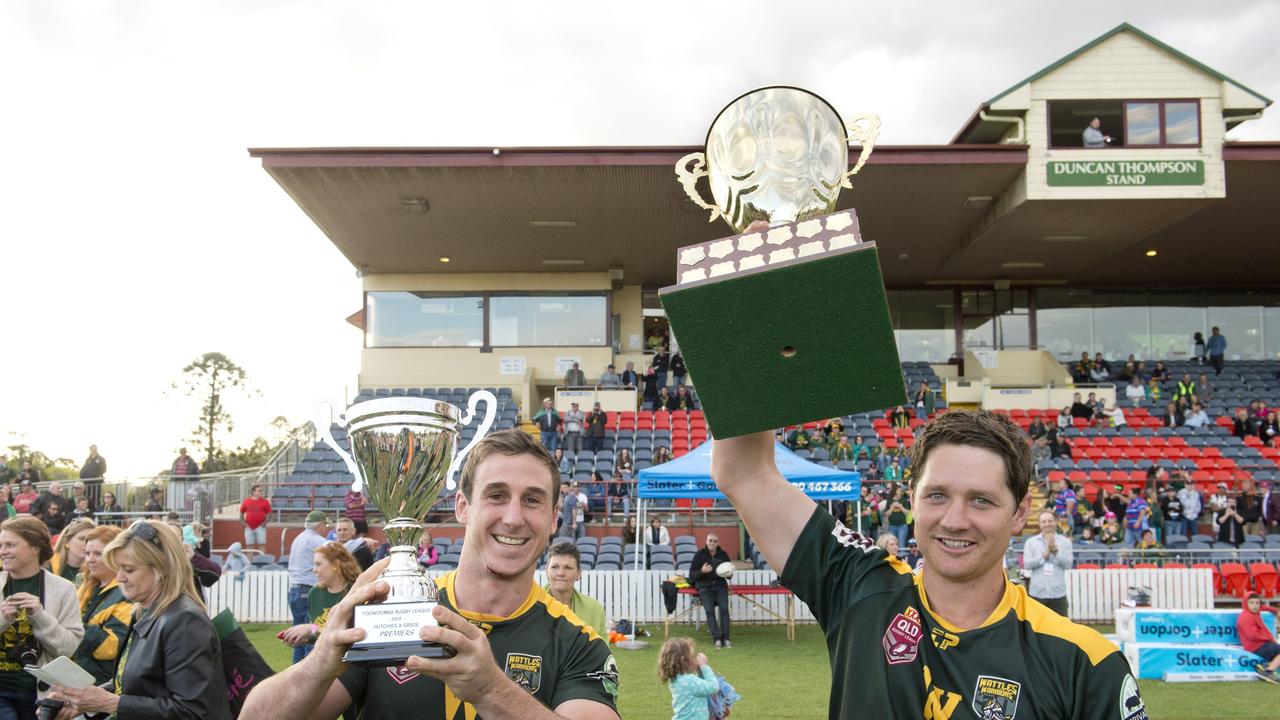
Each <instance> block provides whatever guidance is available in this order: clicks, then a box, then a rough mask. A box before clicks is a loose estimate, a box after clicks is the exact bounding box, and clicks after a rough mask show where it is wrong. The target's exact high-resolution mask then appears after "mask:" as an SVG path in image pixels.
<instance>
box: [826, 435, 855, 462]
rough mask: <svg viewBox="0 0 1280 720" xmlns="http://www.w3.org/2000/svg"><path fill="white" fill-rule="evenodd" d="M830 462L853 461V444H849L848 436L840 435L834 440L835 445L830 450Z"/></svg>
mask: <svg viewBox="0 0 1280 720" xmlns="http://www.w3.org/2000/svg"><path fill="white" fill-rule="evenodd" d="M829 459H830V460H831V462H853V446H852V445H850V444H849V437H848V436H847V435H841V436H840V439H839V440H838V441H836V447H835V449H834V450H832V451H831V457H830V458H829Z"/></svg>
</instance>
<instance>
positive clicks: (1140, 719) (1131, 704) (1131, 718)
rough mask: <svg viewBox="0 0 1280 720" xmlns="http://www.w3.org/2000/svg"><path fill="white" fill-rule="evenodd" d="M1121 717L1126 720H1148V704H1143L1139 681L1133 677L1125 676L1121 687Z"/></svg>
mask: <svg viewBox="0 0 1280 720" xmlns="http://www.w3.org/2000/svg"><path fill="white" fill-rule="evenodd" d="M1120 717H1122V718H1124V720H1148V717H1147V704H1146V703H1144V702H1142V696H1141V695H1139V694H1138V681H1137V680H1134V679H1133V676H1132V675H1125V676H1124V682H1123V683H1121V685H1120Z"/></svg>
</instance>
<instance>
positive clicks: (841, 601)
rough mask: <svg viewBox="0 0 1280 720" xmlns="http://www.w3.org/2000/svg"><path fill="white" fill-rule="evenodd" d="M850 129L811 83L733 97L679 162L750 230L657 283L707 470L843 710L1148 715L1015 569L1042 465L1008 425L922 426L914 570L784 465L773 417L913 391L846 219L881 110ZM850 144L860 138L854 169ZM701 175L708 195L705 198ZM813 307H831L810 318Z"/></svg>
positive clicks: (687, 178)
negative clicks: (698, 404)
mask: <svg viewBox="0 0 1280 720" xmlns="http://www.w3.org/2000/svg"><path fill="white" fill-rule="evenodd" d="M845 128H846V126H845V125H844V123H843V122H842V121H841V120H840V117H839V115H838V114H836V112H835V110H834V108H832V107H831V106H830V105H829V104H827V103H826V101H824V100H822V98H819V97H818V96H816V95H813V94H812V93H809V92H807V91H804V90H800V89H798V88H791V87H769V88H763V89H760V90H756V91H754V92H751V93H747V94H746V95H743V96H741V97H739V98H738V99H737V100H735V101H733V103H731V104H730V105H729V106H728V107H726V108H725V109H724V110H723V111H722V112H721V113H720V115H719V117H717V118H716V121H715V122H714V123H713V124H712V126H711V130H710V132H709V133H708V136H707V146H706V152H705V154H704V153H694V154H691V155H688V156H686V157H685V158H683V159H682V160H681V161H680V163H679V164H678V166H677V168H676V174H677V176H678V177H679V178H680V181H681V183H682V184H683V185H684V187H685V189H686V191H687V192H688V193H689V195H690V197H691V198H692V199H693V200H694V202H695V203H697V204H698V205H699V206H701V207H703V208H705V209H707V210H710V211H711V219H712V220H714V219H715V218H716V217H723V218H724V219H725V220H726V221H728V222H729V224H730V225H731V226H733V227H734V229H735V230H736V231H737V232H738V233H741V234H739V235H737V236H733V237H729V238H725V239H723V240H716V241H712V242H708V243H702V244H699V245H693V246H689V247H685V248H681V250H680V251H679V256H678V258H677V282H678V284H677V285H675V286H673V287H668V288H663V289H662V291H661V293H660V297H661V298H662V302H663V306H664V307H665V309H666V311H667V317H668V319H669V321H670V323H671V329H672V331H673V333H674V334H675V336H676V337H677V338H678V339H679V342H680V347H681V349H682V351H683V352H684V356H685V361H686V363H687V364H688V367H689V372H690V375H691V376H692V377H693V378H694V379H695V381H696V382H697V387H698V393H699V395H700V397H701V399H702V403H703V408H704V409H705V411H706V414H707V420H708V423H709V425H710V430H711V431H712V434H713V435H714V437H715V438H716V439H715V441H714V445H713V449H712V461H711V476H712V478H713V479H714V480H715V482H716V485H717V486H718V487H719V489H720V490H721V491H722V492H723V493H724V494H725V495H726V496H727V497H728V498H729V500H730V502H732V503H733V506H734V508H735V509H737V511H738V513H739V515H740V516H741V517H742V520H743V522H744V523H745V525H746V527H747V529H748V531H749V532H750V533H751V536H752V538H753V539H754V541H755V542H756V544H757V546H758V547H759V548H760V549H761V550H762V551H763V553H764V555H765V558H766V559H767V560H768V562H769V564H770V565H771V566H773V567H775V568H779V569H780V570H781V575H780V579H781V582H782V584H783V585H784V586H786V587H788V588H790V589H791V590H792V591H793V592H794V593H795V594H796V596H797V597H799V598H800V599H801V600H803V601H804V602H805V603H806V604H807V605H808V606H809V608H810V609H811V610H812V611H813V614H814V616H815V617H816V618H817V620H818V623H819V624H820V625H821V627H822V629H823V631H824V632H825V634H826V637H827V646H828V649H829V653H830V660H831V670H832V686H831V699H830V704H829V715H830V717H831V718H864V717H875V718H902V719H903V720H907V719H910V720H918V719H919V718H922V717H923V718H934V719H935V720H948V719H950V718H953V717H954V718H960V717H978V718H982V719H983V720H1011V719H1012V718H1014V717H1015V716H1016V717H1017V718H1018V719H1019V720H1030V719H1032V718H1080V719H1083V718H1098V719H1099V720H1101V719H1102V718H1120V719H1123V720H1145V718H1146V717H1147V713H1146V709H1145V706H1144V704H1143V701H1142V698H1141V697H1140V695H1139V693H1138V685H1137V682H1136V681H1135V680H1134V678H1133V675H1132V674H1131V673H1130V669H1129V665H1128V663H1127V662H1126V660H1125V658H1124V656H1123V655H1122V654H1121V653H1120V651H1119V650H1118V649H1117V648H1116V646H1115V645H1114V644H1112V643H1111V642H1109V641H1108V640H1106V639H1105V638H1103V637H1102V636H1101V635H1099V634H1098V633H1097V632H1095V631H1093V630H1092V629H1089V628H1086V627H1084V626H1080V625H1076V624H1074V623H1072V622H1070V621H1068V620H1067V619H1066V618H1063V617H1062V616H1060V615H1058V614H1056V613H1054V612H1052V611H1051V610H1049V609H1048V608H1046V607H1044V606H1043V605H1041V604H1040V603H1038V602H1036V601H1035V600H1033V599H1031V598H1030V597H1029V596H1027V594H1026V591H1025V590H1024V589H1023V588H1021V587H1020V586H1015V585H1013V584H1011V583H1010V582H1009V580H1008V578H1007V577H1006V576H1005V573H1004V567H1003V560H1004V553H1005V550H1006V549H1007V548H1008V546H1009V538H1010V536H1011V535H1014V534H1017V533H1020V532H1021V531H1022V528H1023V526H1024V524H1025V523H1026V519H1027V516H1028V513H1029V512H1030V506H1031V498H1030V495H1029V493H1028V486H1029V482H1030V480H1031V477H1032V475H1033V467H1034V466H1033V463H1032V462H1031V456H1030V450H1029V448H1028V446H1027V443H1026V438H1025V436H1024V435H1023V434H1022V432H1021V431H1020V430H1019V429H1018V428H1017V426H1016V425H1014V424H1013V423H1012V422H1010V421H1009V420H1008V419H1007V418H1005V417H1002V416H1000V415H996V414H992V413H987V412H954V411H953V412H949V413H947V414H945V415H942V416H939V417H938V418H937V419H935V420H933V421H932V422H931V423H929V424H928V425H927V426H925V428H924V429H923V431H922V432H921V433H920V434H919V435H918V437H917V439H916V441H915V443H914V445H913V446H912V448H911V453H912V462H911V467H912V470H913V471H914V473H915V475H914V476H913V477H912V480H911V483H912V486H911V491H912V493H913V495H912V506H913V508H914V510H915V528H916V538H917V540H918V542H919V547H920V551H921V552H922V554H923V555H924V567H923V570H922V571H921V573H920V574H918V575H917V574H914V573H912V571H911V568H909V567H907V566H906V565H905V564H903V563H902V562H900V561H898V559H897V558H894V557H890V556H889V555H887V554H886V553H885V551H884V550H881V549H879V548H877V547H876V546H875V544H874V542H873V539H872V538H866V537H863V536H862V535H860V534H858V533H856V532H854V531H852V530H850V529H849V528H847V527H845V526H844V525H843V524H842V523H840V522H838V521H837V520H836V519H835V518H834V517H832V516H831V515H830V514H829V513H828V512H827V511H826V510H825V509H823V508H822V507H821V506H819V505H818V504H817V503H815V502H814V501H813V500H811V499H810V498H809V497H808V496H806V495H805V494H804V493H803V492H802V491H801V490H800V489H799V488H797V487H795V486H793V485H791V484H790V483H789V482H787V481H786V480H785V479H784V478H783V476H782V475H781V474H780V473H779V472H778V469H777V467H776V465H775V463H774V440H773V434H774V428H778V427H784V426H787V425H792V424H797V423H801V422H805V421H808V420H813V419H815V418H825V417H835V416H841V415H846V414H849V413H853V412H859V411H865V410H874V409H881V408H885V407H892V406H894V405H899V404H901V403H902V402H903V396H904V388H903V384H902V376H901V374H900V370H899V365H898V358H897V351H896V345H895V342H894V337H893V334H892V327H891V325H890V324H889V319H888V312H887V305H886V302H885V295H884V287H883V281H882V280H881V278H880V270H879V261H878V259H877V257H876V250H875V247H874V245H873V244H872V243H865V242H863V241H862V238H861V235H860V231H859V226H858V223H857V218H856V216H855V215H854V213H853V211H852V210H845V211H841V212H833V211H835V210H836V194H837V193H838V192H839V190H840V188H841V187H842V186H843V187H849V177H850V176H851V175H853V174H854V173H855V172H856V171H857V170H858V169H859V168H861V167H862V165H863V163H864V162H865V161H866V159H867V155H868V154H869V153H870V152H871V150H872V146H873V144H874V141H875V137H876V134H877V132H878V129H879V120H878V118H875V117H874V116H867V115H863V116H859V117H858V120H857V122H856V123H855V124H853V125H851V126H849V128H848V132H847V133H846V131H845ZM846 142H854V143H857V144H859V145H861V154H860V156H859V158H858V161H857V163H856V165H855V167H854V168H853V170H851V171H848V172H846V171H845V170H846V168H847V166H848V160H847V154H846V153H847V149H846ZM702 176H706V177H707V179H708V182H709V185H710V188H711V191H712V195H713V196H714V198H715V200H716V202H715V203H709V202H706V201H705V200H703V199H702V198H701V197H700V196H699V194H698V188H697V185H696V182H697V180H698V179H699V178H700V177H702ZM832 297H839V298H842V302H840V303H838V304H836V305H835V306H834V307H833V306H832V305H831V304H830V303H827V302H825V301H826V300H827V299H829V298H832ZM844 298H847V300H844ZM817 306H821V307H824V308H827V311H826V312H824V313H823V314H822V315H821V316H820V317H817V318H814V316H813V315H812V314H810V313H806V312H804V309H805V308H811V307H817ZM729 348H733V352H727V351H728V350H729ZM745 379H749V380H750V381H749V382H744V380H745ZM833 379H834V382H833ZM744 385H745V386H746V387H748V388H750V389H749V390H748V391H744V390H743V389H742V387H743V386H744ZM781 689H782V688H781V687H780V688H779V690H781ZM970 713H972V715H971V714H970Z"/></svg>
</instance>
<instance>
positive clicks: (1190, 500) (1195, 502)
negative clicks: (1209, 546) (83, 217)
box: [1178, 477, 1204, 537]
mask: <svg viewBox="0 0 1280 720" xmlns="http://www.w3.org/2000/svg"><path fill="white" fill-rule="evenodd" d="M1203 502H1204V498H1203V497H1201V495H1200V490H1199V488H1197V487H1196V481H1195V478H1193V477H1187V478H1184V484H1183V486H1182V489H1181V490H1179V491H1178V503H1179V504H1180V505H1181V506H1182V518H1183V520H1184V526H1185V528H1184V529H1185V530H1186V535H1187V537H1191V536H1192V535H1194V534H1196V530H1197V524H1198V522H1199V520H1200V510H1201V508H1202V506H1203Z"/></svg>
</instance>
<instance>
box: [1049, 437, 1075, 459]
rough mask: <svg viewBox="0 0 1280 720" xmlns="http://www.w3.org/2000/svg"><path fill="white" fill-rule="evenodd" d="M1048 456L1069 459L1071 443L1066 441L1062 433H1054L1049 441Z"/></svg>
mask: <svg viewBox="0 0 1280 720" xmlns="http://www.w3.org/2000/svg"><path fill="white" fill-rule="evenodd" d="M1049 456H1050V457H1052V458H1053V459H1054V460H1057V459H1058V458H1066V459H1068V460H1070V459H1071V445H1070V444H1068V443H1067V439H1066V438H1065V437H1063V436H1062V435H1055V436H1054V438H1053V440H1051V441H1050V442H1049Z"/></svg>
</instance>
